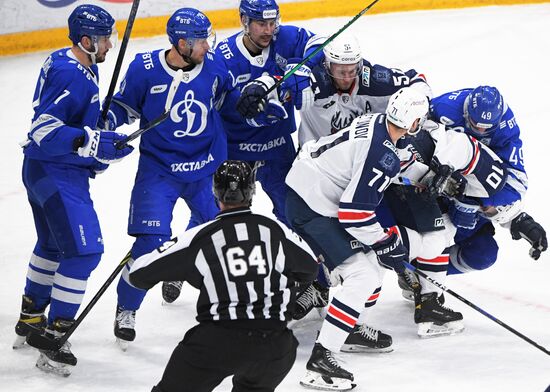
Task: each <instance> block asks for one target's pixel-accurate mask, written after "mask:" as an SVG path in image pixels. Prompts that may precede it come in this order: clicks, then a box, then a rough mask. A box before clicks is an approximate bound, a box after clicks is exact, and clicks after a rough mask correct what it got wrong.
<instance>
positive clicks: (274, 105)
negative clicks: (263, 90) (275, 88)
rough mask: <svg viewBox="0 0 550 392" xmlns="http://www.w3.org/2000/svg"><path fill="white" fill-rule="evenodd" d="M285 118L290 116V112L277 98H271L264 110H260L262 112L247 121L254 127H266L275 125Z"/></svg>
mask: <svg viewBox="0 0 550 392" xmlns="http://www.w3.org/2000/svg"><path fill="white" fill-rule="evenodd" d="M285 118H288V113H287V112H286V109H285V108H284V106H283V105H282V104H281V103H280V102H279V101H277V100H276V99H270V100H269V101H268V102H267V106H266V108H265V110H264V111H263V112H260V114H258V115H257V116H256V117H254V118H247V119H246V122H247V124H248V125H250V126H253V127H265V126H269V125H273V124H275V123H277V122H278V121H281V120H284V119H285Z"/></svg>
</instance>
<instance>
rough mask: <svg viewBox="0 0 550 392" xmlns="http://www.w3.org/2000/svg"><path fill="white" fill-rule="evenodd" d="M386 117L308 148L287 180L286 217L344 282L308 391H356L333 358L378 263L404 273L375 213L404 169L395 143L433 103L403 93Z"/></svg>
mask: <svg viewBox="0 0 550 392" xmlns="http://www.w3.org/2000/svg"><path fill="white" fill-rule="evenodd" d="M386 113H387V114H385V115H384V114H366V115H363V116H360V117H357V118H356V119H355V120H354V121H353V122H352V123H351V124H350V126H349V127H347V128H344V129H342V130H341V131H339V132H337V133H335V134H333V135H330V136H326V137H323V138H321V139H319V140H318V141H316V142H315V141H311V142H308V143H306V144H305V145H304V146H302V149H301V151H300V153H299V155H298V157H297V159H296V161H295V162H294V164H293V165H292V169H291V170H290V172H289V174H288V176H287V178H286V181H287V184H288V185H289V187H290V188H291V189H290V190H289V192H288V198H287V203H286V212H287V217H288V219H289V220H290V222H291V224H292V226H293V228H294V230H295V231H296V233H298V234H299V235H300V236H301V237H302V238H303V239H304V240H305V241H306V242H307V243H308V245H309V246H310V247H311V249H312V250H313V252H314V253H315V254H316V255H318V257H319V258H320V259H321V260H322V261H323V263H324V265H325V266H326V267H327V269H328V270H329V271H330V280H331V281H334V282H338V283H339V284H341V285H342V287H341V289H340V290H339V291H337V292H336V293H335V294H334V297H333V298H332V300H331V302H330V304H329V307H328V311H327V315H326V317H325V320H324V322H323V325H322V327H321V331H320V333H319V336H318V338H317V342H316V343H315V345H314V347H313V351H312V354H311V357H310V358H309V360H308V362H307V365H306V368H307V375H306V377H305V378H304V379H303V380H302V382H301V384H302V385H303V386H305V387H309V388H313V389H323V390H334V391H337V390H349V389H352V388H353V387H354V385H353V375H352V374H351V373H350V372H349V371H347V370H345V369H343V368H342V367H341V366H340V364H339V362H338V360H337V359H336V358H335V357H334V353H335V352H338V351H340V349H341V347H342V345H343V344H344V342H345V341H346V339H347V338H348V335H349V333H350V332H351V331H352V330H353V329H354V327H355V326H356V324H357V323H358V319H359V317H360V314H361V312H362V311H363V309H364V306H365V302H367V301H368V300H369V298H371V297H372V296H373V295H376V294H377V293H378V292H379V291H380V290H381V284H382V279H383V276H384V271H385V269H384V268H382V267H381V265H383V266H386V267H387V268H390V269H395V270H396V271H403V270H404V268H405V267H404V264H403V261H407V260H408V251H407V249H406V248H405V246H404V245H403V242H402V240H401V236H400V235H399V234H398V232H397V229H396V228H392V229H390V230H388V229H389V228H383V227H382V226H381V225H380V223H379V222H378V220H377V217H376V213H375V209H376V207H377V205H378V204H379V203H380V200H381V199H382V195H383V192H384V190H385V189H386V188H387V186H388V185H389V184H390V182H391V181H392V179H393V178H395V177H397V175H398V174H399V172H400V159H399V157H398V155H397V153H398V152H397V149H396V147H395V143H396V142H397V140H398V139H399V138H401V137H403V136H404V135H406V134H415V133H416V132H417V131H418V129H419V127H420V125H421V122H422V121H423V120H424V119H425V117H426V116H427V114H428V100H427V98H426V97H425V96H424V95H423V94H422V93H419V92H418V91H416V90H414V89H412V88H410V87H409V88H404V89H402V90H399V91H398V92H397V93H395V94H394V95H393V96H392V97H391V98H390V102H389V105H388V109H387V111H386ZM327 173H330V175H329V174H327ZM371 250H372V251H371Z"/></svg>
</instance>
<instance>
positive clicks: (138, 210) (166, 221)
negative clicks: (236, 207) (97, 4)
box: [109, 8, 231, 349]
mask: <svg viewBox="0 0 550 392" xmlns="http://www.w3.org/2000/svg"><path fill="white" fill-rule="evenodd" d="M166 31H167V34H168V38H169V40H170V43H171V44H172V47H171V48H170V49H168V50H165V49H159V50H155V51H152V52H146V53H140V54H137V55H136V57H135V59H134V60H133V61H132V63H131V64H130V66H129V68H128V71H127V73H126V76H125V78H124V80H123V81H122V83H121V86H120V91H119V92H118V93H117V94H116V95H115V96H114V98H113V104H112V109H111V112H110V113H109V123H110V127H113V126H120V125H122V124H124V123H126V124H129V123H131V122H132V121H133V120H134V119H136V118H139V119H140V121H141V123H140V125H141V126H144V125H145V124H147V123H148V122H149V121H151V120H153V119H154V118H155V117H157V116H159V115H160V114H161V113H162V112H163V111H164V105H165V101H166V96H167V90H168V86H169V85H170V84H171V81H172V79H173V77H174V76H175V74H176V71H177V70H179V69H181V70H183V71H184V72H183V80H182V84H181V85H180V88H179V89H178V90H177V92H176V95H175V98H174V104H173V106H172V109H171V111H170V116H169V117H168V118H167V119H166V120H165V121H164V122H162V123H161V124H159V125H157V126H156V127H154V128H153V129H151V130H149V131H147V132H146V133H144V134H143V135H142V136H141V142H140V160H139V167H138V171H137V174H136V180H135V184H134V188H133V190H132V197H131V201H130V216H129V220H128V234H129V235H131V236H134V237H136V240H135V242H134V245H133V246H132V251H131V255H132V258H133V259H134V260H135V259H136V258H138V257H139V256H141V255H143V254H145V253H149V252H151V251H152V250H153V249H156V248H157V247H158V246H160V245H161V244H162V243H164V242H165V241H167V240H169V239H170V237H171V229H170V224H171V221H172V212H173V209H174V205H175V203H176V201H177V200H178V199H180V198H181V199H183V200H184V201H185V202H186V203H187V206H188V207H189V209H190V210H191V219H190V221H189V224H188V226H187V228H192V227H194V226H197V225H199V224H202V223H205V222H208V221H209V220H211V219H213V218H214V217H215V216H216V214H217V213H218V211H219V210H218V207H217V205H216V202H215V199H214V195H213V193H212V175H213V174H214V172H215V171H216V169H217V167H218V166H219V164H220V163H221V162H223V161H224V160H225V159H226V157H227V142H226V136H225V133H224V130H223V127H222V122H221V119H220V116H219V114H218V112H217V111H216V110H215V105H216V104H217V103H218V102H219V101H220V100H221V99H222V98H223V93H224V92H225V91H226V90H228V89H229V88H230V87H231V80H230V79H229V77H228V73H227V69H226V67H225V65H224V63H223V61H217V59H216V56H214V53H212V52H211V51H210V49H211V47H212V45H213V39H214V38H215V35H214V33H213V31H212V25H211V23H210V21H209V20H208V18H207V17H206V16H205V15H204V14H203V13H202V12H200V11H198V10H196V9H193V8H181V9H179V10H177V11H176V12H174V14H173V15H172V16H171V17H170V18H169V20H168V23H167V27H166ZM131 265H132V263H129V264H128V265H127V268H125V269H124V270H123V273H122V276H121V278H120V280H119V283H118V289H117V290H118V306H117V313H116V322H115V331H114V332H115V336H116V337H117V338H118V342H119V343H120V344H121V346H122V348H123V349H125V348H126V346H127V342H129V341H132V340H134V339H135V329H134V325H135V313H136V310H138V308H139V307H140V305H141V303H142V301H143V298H144V296H145V293H146V291H144V290H140V289H137V288H135V287H133V286H132V285H131V284H130V283H129V280H128V271H129V269H130V267H131ZM174 285H176V287H175V288H176V294H179V288H180V287H177V285H178V284H177V283H174ZM166 286H167V287H166V290H167V289H168V288H170V287H171V286H172V283H166ZM166 290H165V291H166ZM167 293H168V294H170V291H169V290H168V291H167V292H166V293H165V294H167ZM168 297H169V298H166V299H167V300H168V301H170V300H171V301H173V300H174V299H175V298H174V296H168Z"/></svg>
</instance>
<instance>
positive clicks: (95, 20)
mask: <svg viewBox="0 0 550 392" xmlns="http://www.w3.org/2000/svg"><path fill="white" fill-rule="evenodd" d="M114 23H115V21H114V19H113V18H112V17H111V15H109V13H108V12H107V11H105V10H104V9H102V8H100V7H97V6H95V5H80V6H78V7H76V8H75V9H74V10H73V12H72V13H71V15H70V16H69V19H68V24H69V39H70V40H71V41H72V44H73V45H72V47H70V48H64V49H60V50H58V51H55V52H53V53H52V54H51V55H50V56H49V57H48V58H47V59H46V61H45V62H44V64H43V66H42V69H41V71H40V76H39V79H38V82H37V84H36V90H35V93H34V98H33V103H32V106H33V109H34V115H33V119H32V125H31V130H30V132H29V133H28V140H27V141H26V142H25V144H24V148H23V152H24V155H25V158H24V160H23V183H24V184H25V188H26V189H27V196H28V200H29V203H30V205H31V208H32V212H33V217H34V222H35V227H36V233H37V237H38V240H37V242H36V245H35V247H34V250H33V253H32V256H31V259H30V262H29V268H28V271H27V280H26V285H25V294H24V295H23V304H22V308H21V316H20V318H19V321H18V323H17V325H16V326H15V332H16V334H17V335H18V339H17V341H16V342H15V343H14V348H18V347H20V346H21V345H22V344H23V343H24V342H25V337H26V336H27V335H28V334H29V333H30V332H31V327H35V328H38V329H39V330H40V329H44V327H45V331H44V333H45V334H47V335H48V336H50V337H54V338H59V337H61V336H62V335H63V334H64V333H65V332H66V331H67V330H68V329H69V328H70V327H71V325H72V324H73V322H74V318H75V315H76V313H77V311H78V308H79V306H80V304H81V303H82V299H83V298H84V292H85V290H86V282H87V280H88V278H89V276H90V273H91V272H92V271H93V270H94V269H95V268H96V266H97V264H98V263H99V260H100V259H101V254H102V253H103V237H102V235H101V230H100V227H99V221H98V218H97V215H96V212H95V210H94V206H93V202H92V199H91V198H90V192H89V178H94V177H95V175H96V174H97V173H99V172H101V171H103V170H105V169H106V168H107V166H108V164H109V163H112V162H114V161H116V160H118V159H121V158H123V157H124V156H126V155H128V154H129V153H130V152H131V151H132V147H125V148H123V149H120V150H119V149H117V148H116V147H115V143H116V142H118V141H120V140H124V139H125V138H126V136H125V135H124V134H119V133H115V132H106V131H98V130H96V129H95V128H96V123H97V119H98V116H99V114H100V107H99V87H98V85H99V81H98V67H97V64H98V63H102V62H103V61H105V57H106V55H107V52H108V51H109V50H110V49H112V48H113V46H114V41H115V40H114V39H115V37H116V30H114ZM48 305H49V306H50V309H49V313H48V317H47V320H46V318H45V316H44V313H45V309H46V307H47V306H48ZM76 362H77V359H76V357H75V356H74V355H73V354H72V353H71V350H70V345H69V343H68V342H67V343H66V344H65V345H63V347H62V348H61V349H60V350H59V351H45V350H41V352H40V358H39V359H38V362H37V364H36V365H37V367H39V368H40V369H42V370H44V371H49V372H53V373H57V374H61V375H64V376H67V375H69V374H70V368H71V367H72V366H74V365H76Z"/></svg>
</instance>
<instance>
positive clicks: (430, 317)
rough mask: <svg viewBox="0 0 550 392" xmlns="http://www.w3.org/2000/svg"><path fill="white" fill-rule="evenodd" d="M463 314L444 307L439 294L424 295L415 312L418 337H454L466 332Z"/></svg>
mask: <svg viewBox="0 0 550 392" xmlns="http://www.w3.org/2000/svg"><path fill="white" fill-rule="evenodd" d="M462 319H463V317H462V313H460V312H455V311H454V310H452V309H449V308H447V307H445V306H443V305H442V304H441V303H440V302H439V299H438V297H437V293H436V292H433V293H427V294H422V296H421V298H420V301H417V304H416V308H415V311H414V322H415V323H416V324H418V336H420V337H421V338H429V337H436V336H445V335H454V334H457V333H460V332H462V331H463V330H464V323H463V322H462Z"/></svg>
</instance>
